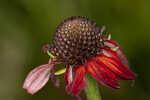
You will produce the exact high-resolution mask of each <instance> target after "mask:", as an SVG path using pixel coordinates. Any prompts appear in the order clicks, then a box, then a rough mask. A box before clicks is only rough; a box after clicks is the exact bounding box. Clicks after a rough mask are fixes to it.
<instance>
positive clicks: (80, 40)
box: [50, 17, 102, 65]
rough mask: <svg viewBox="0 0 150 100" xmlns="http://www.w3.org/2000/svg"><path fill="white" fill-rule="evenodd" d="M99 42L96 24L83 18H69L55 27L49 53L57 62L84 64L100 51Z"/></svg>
mask: <svg viewBox="0 0 150 100" xmlns="http://www.w3.org/2000/svg"><path fill="white" fill-rule="evenodd" d="M101 40H102V39H101V32H100V29H99V28H98V27H97V25H96V23H94V22H92V21H91V20H89V19H87V18H84V17H71V18H68V19H66V20H65V21H64V22H63V23H61V24H60V25H59V26H58V27H57V29H56V32H55V34H54V40H53V45H52V46H51V48H50V52H51V53H52V54H54V55H55V56H56V57H57V60H58V61H62V62H64V63H68V64H71V65H78V64H84V63H85V61H86V60H87V59H89V58H91V57H93V56H96V54H97V53H98V52H99V51H100V48H101V45H102V42H100V41H101Z"/></svg>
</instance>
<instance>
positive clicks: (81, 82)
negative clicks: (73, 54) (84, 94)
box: [66, 66, 86, 97]
mask: <svg viewBox="0 0 150 100" xmlns="http://www.w3.org/2000/svg"><path fill="white" fill-rule="evenodd" d="M85 75H86V71H85V67H84V66H77V67H76V68H75V78H74V80H73V81H72V82H71V83H70V82H69V81H68V85H67V92H68V93H73V95H75V96H76V97H78V94H79V92H80V91H81V90H82V89H83V88H84V87H85V86H86V82H85ZM66 76H68V77H69V74H68V75H66ZM69 83H70V84H69Z"/></svg>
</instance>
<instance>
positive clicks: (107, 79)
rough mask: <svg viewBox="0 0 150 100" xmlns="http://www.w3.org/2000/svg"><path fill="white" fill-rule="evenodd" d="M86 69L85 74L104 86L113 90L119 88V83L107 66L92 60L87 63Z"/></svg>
mask: <svg viewBox="0 0 150 100" xmlns="http://www.w3.org/2000/svg"><path fill="white" fill-rule="evenodd" d="M86 68H87V72H88V73H89V74H90V75H91V76H93V77H94V78H95V79H97V80H98V81H99V82H100V83H102V84H103V85H104V86H106V87H109V88H114V89H118V88H119V83H118V81H117V77H116V76H115V74H114V73H112V72H111V71H110V70H109V69H108V68H107V66H105V65H104V64H103V63H101V62H100V61H97V60H96V59H92V60H90V61H89V62H88V63H87V66H86Z"/></svg>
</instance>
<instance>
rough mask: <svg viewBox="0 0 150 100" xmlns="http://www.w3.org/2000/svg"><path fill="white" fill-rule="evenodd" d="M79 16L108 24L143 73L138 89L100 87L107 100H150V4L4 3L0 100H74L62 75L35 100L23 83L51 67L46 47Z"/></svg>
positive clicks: (143, 0)
mask: <svg viewBox="0 0 150 100" xmlns="http://www.w3.org/2000/svg"><path fill="white" fill-rule="evenodd" d="M75 15H77V16H79V15H80V16H85V17H88V18H90V19H92V20H94V21H95V22H96V23H97V24H98V26H99V27H101V26H102V25H106V27H107V30H106V31H107V32H108V33H111V34H112V38H113V40H115V41H118V42H119V44H120V45H121V47H122V49H123V50H124V52H125V54H126V56H127V58H128V60H129V62H130V64H131V69H132V70H133V71H134V72H136V73H137V74H138V77H137V79H136V81H135V85H134V87H133V88H132V87H131V86H130V82H122V81H121V89H120V90H117V91H114V90H112V89H109V88H106V87H103V86H102V85H101V84H99V87H100V90H101V95H102V97H103V100H149V99H150V66H149V65H150V64H149V63H150V40H149V38H150V0H0V100H74V98H73V97H72V96H70V95H67V93H66V92H65V84H64V81H63V76H60V78H62V80H61V87H60V88H55V87H54V86H53V85H52V83H51V82H48V84H47V85H46V86H45V87H44V88H43V89H42V90H41V91H39V92H38V93H36V94H35V95H29V94H28V93H26V91H25V90H24V89H22V84H23V81H24V79H25V77H26V75H27V73H28V72H29V71H30V70H31V69H33V68H34V67H36V66H38V65H41V64H45V63H47V61H48V56H47V55H46V54H44V53H43V52H42V49H41V48H42V46H43V45H44V44H47V43H51V42H52V36H53V33H54V32H55V29H56V26H57V25H58V24H59V23H60V22H62V21H63V20H64V19H65V18H67V17H70V16H75ZM81 95H82V98H85V94H84V92H82V93H81ZM83 100H86V99H83Z"/></svg>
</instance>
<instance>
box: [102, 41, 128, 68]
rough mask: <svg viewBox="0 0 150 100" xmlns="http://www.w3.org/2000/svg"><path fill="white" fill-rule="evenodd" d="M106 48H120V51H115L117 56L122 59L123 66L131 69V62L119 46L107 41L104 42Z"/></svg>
mask: <svg viewBox="0 0 150 100" xmlns="http://www.w3.org/2000/svg"><path fill="white" fill-rule="evenodd" d="M104 44H105V46H107V47H109V48H115V47H118V49H117V50H116V51H115V52H116V53H117V55H118V56H119V57H120V59H121V61H122V63H123V64H125V65H126V66H128V67H129V62H128V60H127V58H126V56H125V54H124V53H123V51H122V49H121V48H120V46H119V44H118V43H117V42H115V41H113V40H106V41H105V42H104Z"/></svg>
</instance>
